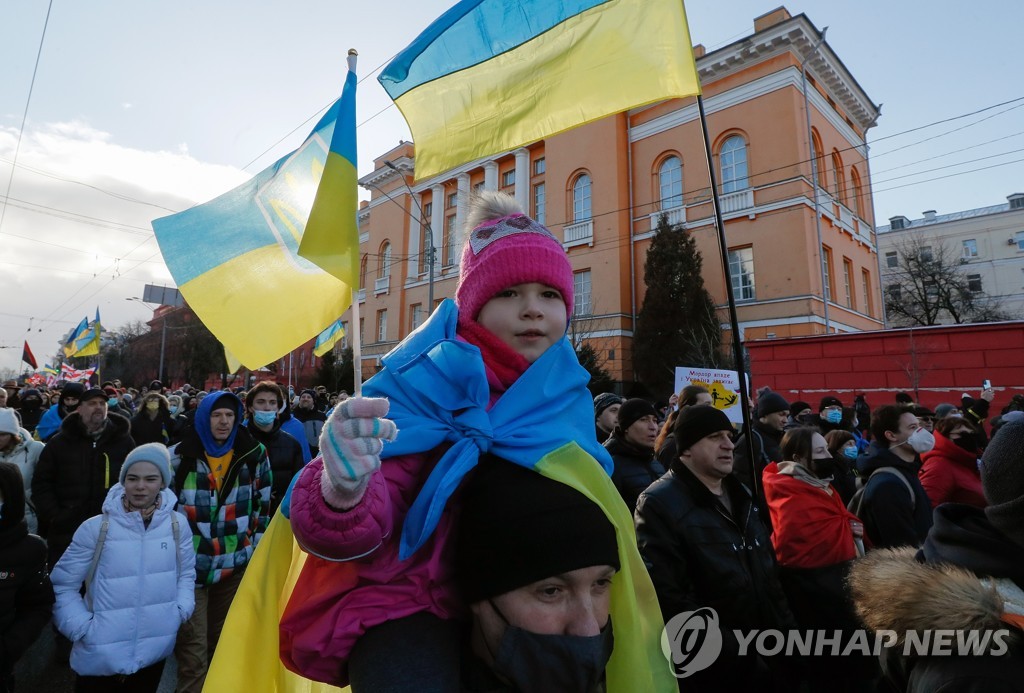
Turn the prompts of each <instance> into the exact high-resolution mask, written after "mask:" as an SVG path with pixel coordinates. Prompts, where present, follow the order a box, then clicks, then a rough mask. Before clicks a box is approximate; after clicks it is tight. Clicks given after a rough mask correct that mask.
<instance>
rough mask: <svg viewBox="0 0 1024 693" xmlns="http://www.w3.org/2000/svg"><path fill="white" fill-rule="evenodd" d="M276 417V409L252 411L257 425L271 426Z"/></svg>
mask: <svg viewBox="0 0 1024 693" xmlns="http://www.w3.org/2000/svg"><path fill="white" fill-rule="evenodd" d="M276 418H277V412H276V411H254V412H253V413H252V420H253V421H254V422H255V423H256V425H257V426H271V425H273V423H274V420H275V419H276Z"/></svg>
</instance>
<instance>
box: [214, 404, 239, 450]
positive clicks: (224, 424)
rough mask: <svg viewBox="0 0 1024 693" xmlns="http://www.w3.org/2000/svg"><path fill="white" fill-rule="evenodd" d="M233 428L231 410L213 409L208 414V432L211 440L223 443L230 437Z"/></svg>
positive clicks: (233, 413) (233, 417)
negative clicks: (210, 434)
mask: <svg viewBox="0 0 1024 693" xmlns="http://www.w3.org/2000/svg"><path fill="white" fill-rule="evenodd" d="M234 427H235V412H234V410H233V409H214V410H213V411H212V412H211V413H210V432H211V433H212V434H213V439H214V440H215V441H217V442H218V443H223V442H224V441H226V440H227V439H228V438H229V437H230V436H231V430H232V429H233V428H234Z"/></svg>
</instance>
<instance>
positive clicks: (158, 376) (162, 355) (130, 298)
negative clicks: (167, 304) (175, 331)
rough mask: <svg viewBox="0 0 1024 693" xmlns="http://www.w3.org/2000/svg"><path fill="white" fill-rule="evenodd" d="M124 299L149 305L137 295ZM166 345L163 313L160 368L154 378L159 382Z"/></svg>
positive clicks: (165, 324) (165, 317) (162, 371)
mask: <svg viewBox="0 0 1024 693" xmlns="http://www.w3.org/2000/svg"><path fill="white" fill-rule="evenodd" d="M125 300H126V301H138V302H139V303H141V304H142V305H144V306H146V307H147V308H149V306H148V305H146V302H145V301H143V300H142V299H141V298H139V297H138V296H130V297H128V298H126V299H125ZM153 312H154V313H155V312H156V311H153ZM166 347H167V316H166V315H165V316H163V319H162V320H161V321H160V369H159V370H158V371H157V376H156V379H157V380H159V381H160V382H161V383H162V382H163V381H164V349H165V348H166Z"/></svg>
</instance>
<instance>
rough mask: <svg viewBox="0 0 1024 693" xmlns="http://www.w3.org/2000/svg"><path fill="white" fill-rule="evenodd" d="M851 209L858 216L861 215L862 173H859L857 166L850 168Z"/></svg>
mask: <svg viewBox="0 0 1024 693" xmlns="http://www.w3.org/2000/svg"><path fill="white" fill-rule="evenodd" d="M850 193H851V195H850V209H851V210H853V213H854V214H855V215H856V216H858V217H859V216H860V209H861V206H862V205H861V200H860V195H861V186H860V174H859V173H857V169H856V168H850Z"/></svg>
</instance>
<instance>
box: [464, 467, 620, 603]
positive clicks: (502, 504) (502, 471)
mask: <svg viewBox="0 0 1024 693" xmlns="http://www.w3.org/2000/svg"><path fill="white" fill-rule="evenodd" d="M455 552H456V554H455V570H456V577H457V581H458V584H459V587H460V589H461V591H462V597H463V598H464V599H465V600H466V602H467V603H469V604H472V603H474V602H478V601H481V600H484V599H489V598H491V597H496V596H498V595H500V594H505V593H506V592H511V591H512V590H515V589H518V588H520V587H525V586H526V585H530V584H532V583H534V582H537V581H538V580H543V579H545V578H549V577H552V576H555V575H561V574H563V573H567V572H569V571H572V570H578V569H580V568H589V567H591V566H598V565H610V566H612V567H613V568H615V569H616V570H618V568H619V551H618V545H617V544H616V541H615V527H614V525H612V523H611V522H610V521H609V520H608V518H607V517H606V516H605V514H604V512H603V511H602V510H601V508H599V507H598V506H597V505H596V504H594V503H593V502H592V501H591V500H590V499H588V498H587V497H586V496H584V495H583V494H582V493H580V492H579V491H577V490H576V489H574V488H572V487H570V486H567V485H565V484H563V483H561V482H559V481H555V480H554V479H549V478H547V477H545V476H542V475H541V474H540V473H538V472H535V471H533V470H531V469H526V468H525V467H521V466H520V465H517V464H513V463H511V462H507V461H505V460H502V459H500V458H498V457H495V456H493V455H484V456H482V457H481V458H480V464H479V466H478V468H477V469H476V470H475V471H474V472H473V475H472V476H471V477H470V478H469V479H468V480H467V481H466V485H465V487H464V488H463V490H462V513H461V515H460V516H459V529H458V538H457V543H456V547H455Z"/></svg>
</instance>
